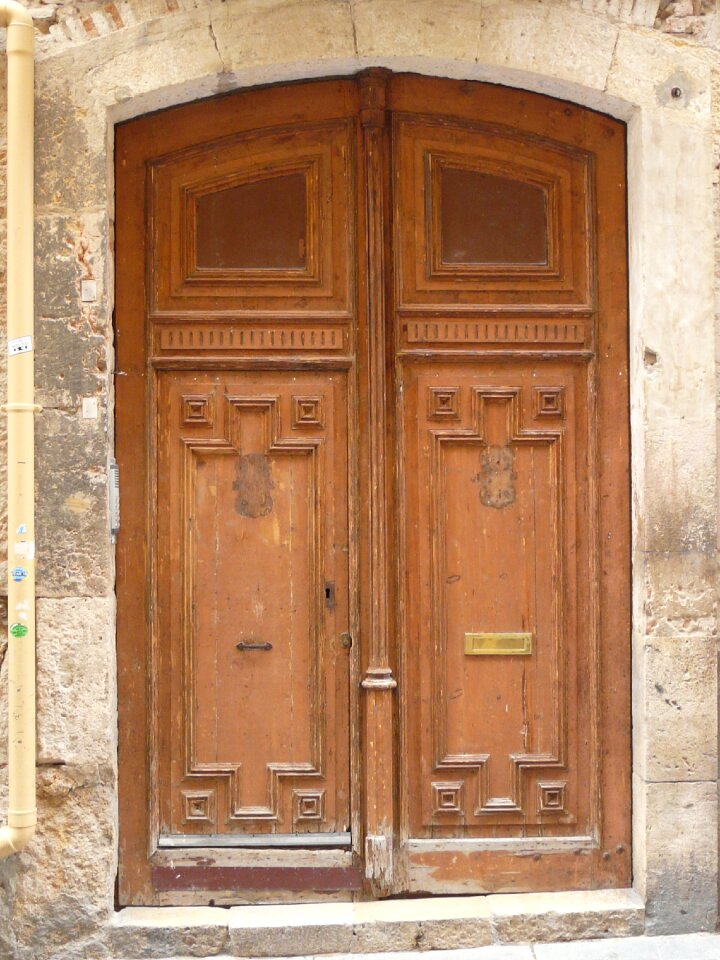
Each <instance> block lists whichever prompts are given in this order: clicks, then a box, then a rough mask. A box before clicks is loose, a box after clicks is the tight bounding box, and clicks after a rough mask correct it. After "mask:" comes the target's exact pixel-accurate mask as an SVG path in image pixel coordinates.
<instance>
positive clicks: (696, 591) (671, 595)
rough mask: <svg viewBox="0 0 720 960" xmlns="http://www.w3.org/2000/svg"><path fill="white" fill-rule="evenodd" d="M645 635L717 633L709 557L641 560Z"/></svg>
mask: <svg viewBox="0 0 720 960" xmlns="http://www.w3.org/2000/svg"><path fill="white" fill-rule="evenodd" d="M645 584H646V585H645V604H644V616H645V631H646V633H647V634H649V635H650V636H652V637H656V636H660V637H670V636H679V635H685V634H687V635H695V636H698V635H700V636H709V635H712V634H714V633H715V632H716V631H717V615H718V596H717V586H716V585H717V560H716V558H715V556H714V555H713V554H712V553H683V554H682V555H681V556H678V555H676V554H675V555H674V554H664V553H657V554H653V555H652V556H648V557H646V558H645Z"/></svg>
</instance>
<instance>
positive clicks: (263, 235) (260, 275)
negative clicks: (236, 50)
mask: <svg viewBox="0 0 720 960" xmlns="http://www.w3.org/2000/svg"><path fill="white" fill-rule="evenodd" d="M351 135H352V125H351V121H349V120H344V119H339V120H330V121H326V122H323V123H314V124H305V125H300V126H297V127H295V128H294V129H293V130H292V131H290V130H287V129H282V128H280V129H274V130H271V131H263V132H257V131H250V132H248V133H244V134H241V135H239V136H236V137H230V138H226V139H223V140H219V141H216V142H214V143H209V144H204V145H203V147H202V149H200V150H199V149H197V148H192V149H189V150H187V151H183V152H180V153H178V154H174V155H171V156H169V157H165V158H163V159H162V160H161V161H160V162H158V163H156V164H155V165H153V167H152V168H151V191H152V241H151V243H152V248H151V261H152V276H153V288H152V290H151V295H152V296H151V309H152V310H153V312H159V313H170V314H174V313H178V312H183V311H189V310H190V311H209V312H217V311H232V313H233V314H237V313H243V312H246V311H250V310H252V311H258V310H259V311H265V312H267V311H271V312H273V313H279V314H282V315H287V314H288V313H290V314H295V315H299V316H300V317H301V318H302V317H306V316H307V315H308V314H309V313H312V314H328V313H330V314H332V315H333V316H335V317H336V316H337V315H338V314H341V315H348V314H349V310H350V298H351V283H350V256H351V252H350V241H349V237H350V234H351V231H350V226H351V222H352V208H351V203H350V197H351V196H352V195H353V187H352V184H353V176H352V172H351V155H352V150H351V145H352V144H351V140H352V137H351ZM160 265H162V268H160Z"/></svg>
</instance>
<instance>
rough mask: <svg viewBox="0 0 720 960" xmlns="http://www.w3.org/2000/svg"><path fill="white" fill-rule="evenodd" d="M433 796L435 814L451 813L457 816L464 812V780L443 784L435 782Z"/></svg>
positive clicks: (444, 782)
mask: <svg viewBox="0 0 720 960" xmlns="http://www.w3.org/2000/svg"><path fill="white" fill-rule="evenodd" d="M432 794H433V800H432V805H433V814H434V815H435V816H437V815H438V814H443V813H446V814H447V813H450V814H455V815H456V816H457V814H459V813H462V812H463V782H462V780H448V781H443V782H437V781H436V782H434V783H433V785H432Z"/></svg>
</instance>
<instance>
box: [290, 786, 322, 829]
mask: <svg viewBox="0 0 720 960" xmlns="http://www.w3.org/2000/svg"><path fill="white" fill-rule="evenodd" d="M324 819H325V791H324V790H293V822H294V823H320V822H322V821H323V820H324Z"/></svg>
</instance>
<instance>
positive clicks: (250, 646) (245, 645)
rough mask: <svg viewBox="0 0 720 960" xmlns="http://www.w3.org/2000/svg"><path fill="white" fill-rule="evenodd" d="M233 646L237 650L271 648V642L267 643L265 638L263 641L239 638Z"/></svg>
mask: <svg viewBox="0 0 720 960" xmlns="http://www.w3.org/2000/svg"><path fill="white" fill-rule="evenodd" d="M235 646H236V648H237V649H238V650H272V644H271V643H268V642H267V640H266V641H265V642H264V643H260V642H258V643H247V642H246V641H245V640H241V641H240V643H236V644H235Z"/></svg>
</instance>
